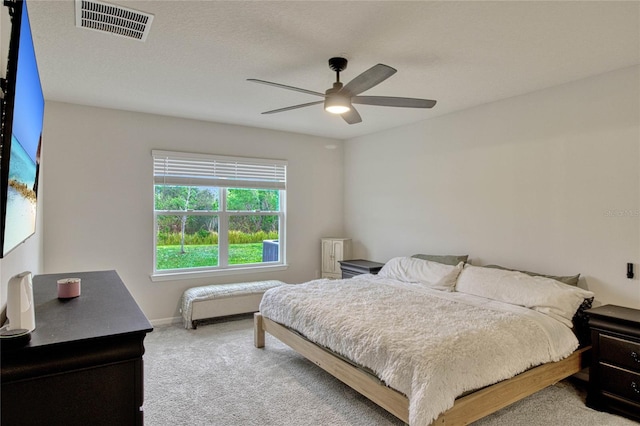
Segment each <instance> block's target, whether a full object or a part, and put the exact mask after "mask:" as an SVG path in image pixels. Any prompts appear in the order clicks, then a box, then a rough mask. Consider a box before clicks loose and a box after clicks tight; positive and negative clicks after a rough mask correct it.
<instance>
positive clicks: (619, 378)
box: [586, 305, 640, 420]
mask: <svg viewBox="0 0 640 426" xmlns="http://www.w3.org/2000/svg"><path fill="white" fill-rule="evenodd" d="M586 313H587V314H588V315H589V327H590V328H591V339H592V345H593V351H592V355H591V356H592V359H591V368H590V372H589V393H588V396H587V405H588V406H589V407H592V408H595V409H597V410H603V411H609V412H612V413H616V414H620V415H623V416H626V417H629V418H632V419H635V420H640V311H639V310H636V309H631V308H625V307H622V306H615V305H604V306H600V307H597V308H594V309H589V310H587V311H586Z"/></svg>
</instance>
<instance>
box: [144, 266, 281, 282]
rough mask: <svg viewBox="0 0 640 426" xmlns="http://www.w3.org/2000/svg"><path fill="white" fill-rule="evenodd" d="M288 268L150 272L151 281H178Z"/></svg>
mask: <svg viewBox="0 0 640 426" xmlns="http://www.w3.org/2000/svg"><path fill="white" fill-rule="evenodd" d="M288 268H289V265H270V266H257V267H250V268H246V267H244V268H243V267H238V268H228V269H216V270H206V271H189V272H164V273H163V272H158V273H155V274H151V276H150V277H151V281H153V282H159V281H180V280H189V279H193V278H207V277H222V276H225V275H247V274H258V273H264V272H275V271H285V270H287V269H288Z"/></svg>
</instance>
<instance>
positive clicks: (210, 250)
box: [152, 150, 287, 277]
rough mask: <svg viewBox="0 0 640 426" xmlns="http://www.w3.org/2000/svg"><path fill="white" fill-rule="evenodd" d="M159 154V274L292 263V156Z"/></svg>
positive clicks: (156, 251) (156, 161)
mask: <svg viewBox="0 0 640 426" xmlns="http://www.w3.org/2000/svg"><path fill="white" fill-rule="evenodd" d="M152 155H153V177H154V224H155V233H154V234H155V237H154V271H153V275H154V277H159V276H163V275H169V276H170V275H175V274H185V273H194V274H197V275H201V274H202V273H207V272H214V271H216V272H223V271H224V272H231V271H234V270H243V271H245V272H246V269H247V268H253V269H255V268H264V267H276V266H283V265H284V263H285V244H284V235H285V228H286V227H285V208H284V207H285V193H286V170H287V163H286V161H282V160H264V159H257V158H241V157H223V156H215V155H204V154H188V153H181V152H169V151H157V150H154V151H152Z"/></svg>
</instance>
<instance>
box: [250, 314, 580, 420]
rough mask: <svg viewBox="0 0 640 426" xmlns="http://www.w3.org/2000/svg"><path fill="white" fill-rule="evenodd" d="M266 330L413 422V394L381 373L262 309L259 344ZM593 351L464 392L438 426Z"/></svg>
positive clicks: (521, 393) (523, 390)
mask: <svg viewBox="0 0 640 426" xmlns="http://www.w3.org/2000/svg"><path fill="white" fill-rule="evenodd" d="M265 331H266V332H268V333H269V334H271V335H272V336H274V337H276V338H277V339H279V340H280V341H282V342H283V343H285V344H286V345H288V346H290V347H291V348H292V349H294V350H295V351H297V352H298V353H300V354H301V355H302V356H304V357H305V358H307V359H308V360H310V361H311V362H313V363H314V364H316V365H318V366H319V367H320V368H322V369H323V370H325V371H326V372H328V373H329V374H331V375H332V376H334V377H335V378H337V379H338V380H340V381H342V382H344V383H345V384H347V385H348V386H350V387H351V388H353V389H354V390H356V391H357V392H359V393H360V394H362V395H364V396H365V397H367V398H369V399H370V400H371V401H373V402H375V403H376V404H378V405H379V406H381V407H382V408H384V409H385V410H387V411H389V412H390V413H391V414H393V415H394V416H396V417H398V418H399V419H400V420H402V421H404V422H405V423H407V424H408V423H409V400H408V399H407V397H406V396H405V395H403V394H401V393H400V392H398V391H396V390H394V389H392V388H390V387H388V386H386V385H385V384H384V383H383V382H382V381H380V379H378V378H377V377H375V376H373V375H371V374H369V373H367V372H365V371H364V370H362V369H361V368H358V367H356V366H354V365H352V364H350V363H349V362H347V361H344V360H342V359H340V358H339V357H337V356H336V355H334V354H332V353H331V352H329V351H328V350H326V349H324V348H322V347H320V346H318V345H316V344H314V343H313V342H311V341H309V340H307V339H305V338H304V337H302V336H301V335H299V334H298V333H296V332H294V331H292V330H290V329H288V328H287V327H285V326H283V325H281V324H279V323H277V322H275V321H272V320H270V319H269V318H266V317H263V316H262V314H261V313H260V312H258V313H256V314H254V345H255V347H256V348H263V347H264V343H265ZM590 349H591V347H590V346H589V347H585V348H580V349H578V350H576V351H575V352H574V353H573V354H571V355H570V356H569V357H567V358H565V359H563V360H561V361H558V362H550V363H547V364H543V365H540V366H538V367H535V368H532V369H530V370H527V371H525V372H524V373H521V374H518V375H517V376H514V377H512V378H511V379H507V380H504V381H502V382H499V383H496V384H494V385H492V386H488V387H485V388H482V389H480V390H477V391H475V392H473V393H470V394H467V395H465V396H462V397H460V398H458V399H456V401H455V403H454V405H453V407H451V408H450V409H449V410H447V411H445V412H444V413H442V414H440V416H439V417H438V418H437V419H436V420H435V421H434V422H433V423H432V425H447V426H451V425H466V424H469V423H471V422H474V421H476V420H479V419H481V418H482V417H485V416H487V415H489V414H491V413H494V412H496V411H498V410H500V409H502V408H504V407H506V406H507V405H510V404H512V403H514V402H516V401H519V400H521V399H523V398H525V397H527V396H529V395H531V394H533V393H535V392H538V391H539V390H542V389H544V388H546V387H547V386H550V385H553V384H555V383H557V382H559V381H560V380H562V379H565V378H567V377H569V376H571V375H573V374H576V373H578V372H579V371H580V370H581V369H582V368H583V367H584V366H585V365H586V363H587V359H586V355H587V354H588V353H589V350H590Z"/></svg>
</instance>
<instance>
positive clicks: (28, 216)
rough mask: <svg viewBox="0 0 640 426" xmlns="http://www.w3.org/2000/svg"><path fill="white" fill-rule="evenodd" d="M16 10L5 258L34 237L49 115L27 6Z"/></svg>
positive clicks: (5, 150)
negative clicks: (45, 128)
mask: <svg viewBox="0 0 640 426" xmlns="http://www.w3.org/2000/svg"><path fill="white" fill-rule="evenodd" d="M9 7H11V6H9ZM13 7H15V8H16V10H15V12H14V14H13V20H12V31H11V42H10V46H9V58H8V61H7V78H6V80H7V83H6V94H5V105H4V109H5V114H4V115H3V120H5V122H4V123H3V141H2V154H1V155H2V161H1V166H0V174H1V177H2V187H1V188H0V190H1V191H2V213H3V215H2V256H5V255H6V254H7V253H9V252H10V251H11V250H13V249H14V248H15V247H16V246H17V245H19V244H20V243H22V242H23V241H24V240H26V239H27V238H29V236H31V235H33V233H34V232H35V227H36V206H37V196H38V174H39V173H38V172H39V163H40V150H41V143H42V125H43V116H44V97H43V94H42V88H41V85H40V76H39V73H38V67H37V63H36V56H35V49H34V46H33V39H32V36H31V26H30V24H29V15H28V12H27V4H26V2H24V1H18V2H15V5H14V6H13Z"/></svg>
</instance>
